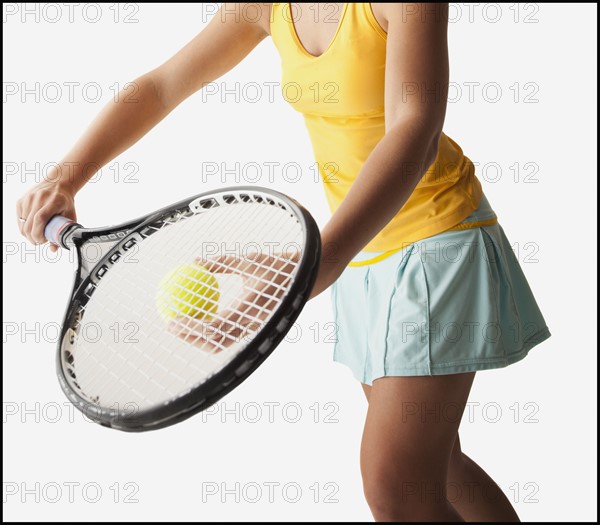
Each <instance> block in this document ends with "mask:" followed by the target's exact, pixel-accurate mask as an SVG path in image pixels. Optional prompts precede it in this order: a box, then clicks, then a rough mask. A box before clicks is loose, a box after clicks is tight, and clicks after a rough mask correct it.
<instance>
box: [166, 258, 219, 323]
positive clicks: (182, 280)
mask: <svg viewBox="0 0 600 525" xmlns="http://www.w3.org/2000/svg"><path fill="white" fill-rule="evenodd" d="M219 297H220V294H219V283H218V281H217V279H216V278H215V276H214V275H213V274H212V273H210V272H209V271H208V270H207V269H206V268H205V267H204V266H202V265H200V264H195V263H193V264H183V265H181V266H179V267H177V268H175V269H174V270H172V271H170V272H169V273H167V274H166V275H165V276H164V277H163V278H162V279H161V281H160V284H159V287H158V293H157V294H156V306H157V308H158V311H159V313H160V315H161V317H162V318H163V320H165V321H168V320H169V319H172V318H173V317H175V316H188V317H193V318H195V319H198V320H204V319H206V318H210V317H211V316H212V315H213V314H215V313H216V312H217V308H218V302H219Z"/></svg>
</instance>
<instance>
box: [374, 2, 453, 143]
mask: <svg viewBox="0 0 600 525" xmlns="http://www.w3.org/2000/svg"><path fill="white" fill-rule="evenodd" d="M382 7H383V5H382ZM384 14H385V16H386V19H387V32H388V37H387V48H386V78H385V117H386V127H387V128H388V129H389V128H390V127H391V126H392V125H393V124H394V123H395V122H397V121H398V120H399V119H402V118H411V117H415V118H417V119H423V120H424V121H425V122H427V123H429V124H430V125H431V126H432V127H434V128H435V132H436V133H439V132H441V129H442V126H443V123H444V117H445V114H446V103H447V93H448V77H449V71H448V44H447V29H448V4H445V3H433V4H431V3H427V4H423V3H418V4H405V3H393V4H392V3H391V4H385V11H384Z"/></svg>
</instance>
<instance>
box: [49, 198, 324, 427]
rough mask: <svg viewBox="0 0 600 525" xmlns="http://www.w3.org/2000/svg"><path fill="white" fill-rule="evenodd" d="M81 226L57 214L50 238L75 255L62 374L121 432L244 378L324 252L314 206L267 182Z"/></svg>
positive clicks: (305, 289)
mask: <svg viewBox="0 0 600 525" xmlns="http://www.w3.org/2000/svg"><path fill="white" fill-rule="evenodd" d="M55 224H56V222H55ZM78 226H79V225H77V224H75V225H73V224H72V223H65V224H64V225H62V226H61V232H62V234H61V235H58V236H55V237H54V239H55V240H54V241H53V242H56V243H57V244H62V245H63V246H67V245H68V246H71V247H74V248H75V249H76V251H77V254H78V259H79V266H78V270H77V271H76V275H75V283H74V288H73V292H72V296H71V300H70V302H69V306H68V309H67V312H66V314H65V319H64V323H63V327H62V332H61V337H60V339H59V345H58V352H57V372H58V378H59V382H60V384H61V387H62V389H63V391H64V392H65V394H66V395H67V397H68V398H69V400H70V401H71V402H72V403H73V404H74V405H75V406H76V407H77V408H78V409H80V410H81V411H82V412H84V414H85V415H86V416H87V417H88V418H90V419H91V420H93V421H95V422H97V423H100V424H102V425H105V426H108V427H111V428H115V429H120V430H126V431H145V430H152V429H158V428H162V427H165V426H169V425H172V424H174V423H177V422H179V421H182V420H184V419H187V418H189V417H190V416H192V415H194V414H196V413H198V412H200V411H202V410H204V409H206V408H208V407H209V406H211V405H212V404H214V403H215V402H217V401H218V400H219V399H221V398H222V397H223V396H224V395H226V394H227V393H228V392H230V391H231V390H233V389H234V388H235V387H236V386H238V385H239V384H240V383H242V382H243V381H244V380H245V379H246V378H247V377H248V376H249V375H250V374H251V373H252V372H253V371H254V370H255V369H256V368H257V367H258V366H259V365H260V364H261V363H262V362H263V361H264V360H265V359H266V358H267V357H268V356H269V355H270V353H271V352H272V351H273V350H274V349H275V347H276V346H277V345H278V344H279V343H280V342H281V340H282V339H283V338H284V337H285V334H286V333H287V332H288V330H289V329H290V328H291V326H292V325H293V323H294V322H295V320H296V319H297V317H298V315H299V314H300V311H301V310H302V307H303V306H304V304H305V303H306V301H307V299H308V296H309V294H310V292H311V290H312V287H313V284H314V282H315V279H316V275H317V271H318V267H319V261H320V253H321V245H320V236H319V230H318V227H317V225H316V223H315V222H314V220H313V218H312V217H311V215H310V214H309V213H308V212H307V211H306V210H305V209H304V208H303V207H302V206H300V205H299V204H298V203H297V202H295V201H294V200H292V199H290V198H289V197H286V196H285V195H283V194H281V193H278V192H275V191H273V190H269V189H264V188H257V187H241V188H240V187H238V188H226V189H223V190H219V191H215V192H207V193H204V194H201V195H197V196H195V197H192V198H190V199H186V200H185V201H182V202H179V203H176V204H174V205H172V206H169V207H167V208H164V209H162V210H159V211H158V212H155V213H152V214H150V215H148V216H146V217H143V218H140V219H137V220H135V221H131V222H129V223H126V224H124V225H121V226H118V227H114V228H101V229H83V228H78ZM49 233H50V231H49ZM47 238H49V237H47ZM49 239H50V238H49ZM50 240H53V239H50ZM197 265H201V267H202V268H203V270H199V271H200V272H201V273H200V274H199V273H194V271H191V272H190V267H191V268H197ZM181 268H183V270H181ZM204 270H209V271H210V273H207V272H205V271H204ZM207 275H208V278H207ZM211 294H212V295H211ZM231 320H235V322H234V323H232V322H230V321H231ZM228 336H229V337H228Z"/></svg>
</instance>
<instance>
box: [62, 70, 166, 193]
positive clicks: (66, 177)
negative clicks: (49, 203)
mask: <svg viewBox="0 0 600 525" xmlns="http://www.w3.org/2000/svg"><path fill="white" fill-rule="evenodd" d="M172 109H173V108H172V107H167V106H166V105H165V104H164V103H163V102H162V101H161V98H160V94H159V88H158V86H157V85H156V81H155V79H154V78H153V77H152V74H147V75H144V76H142V77H140V78H138V79H137V80H135V81H134V82H132V83H131V84H129V85H128V86H127V87H125V88H124V89H123V90H122V91H121V92H120V93H119V95H118V97H117V100H116V101H115V100H112V101H111V102H110V103H108V104H107V105H106V106H105V107H104V109H103V110H102V111H101V112H100V113H99V114H98V116H97V117H96V118H95V119H94V120H93V121H92V123H91V124H90V125H89V127H88V128H87V130H86V131H85V132H84V134H83V135H82V136H81V138H80V139H79V140H78V141H77V143H76V144H75V145H74V146H73V148H72V149H71V150H70V151H69V152H68V153H67V154H66V155H65V157H64V158H63V159H62V160H61V162H60V163H59V165H58V170H57V173H56V174H55V177H53V180H54V181H55V182H57V183H58V184H59V185H60V186H62V187H63V188H68V189H70V190H72V191H73V192H74V193H75V192H77V191H79V190H80V189H81V188H82V187H83V186H84V185H85V184H86V182H88V181H89V180H90V179H91V178H92V177H93V176H94V174H95V173H96V172H97V171H98V170H99V169H100V168H101V167H102V166H104V165H105V164H107V163H108V162H110V161H111V160H112V159H114V158H115V157H116V156H118V155H119V154H120V153H122V152H123V151H125V150H126V149H127V148H129V147H130V146H132V145H133V144H135V143H136V142H137V141H138V140H139V139H141V138H142V137H143V136H144V135H145V134H146V133H148V131H150V130H151V129H152V128H153V127H154V126H156V124H158V123H159V122H160V121H161V120H162V119H163V118H165V117H166V116H167V115H168V114H169V113H170V112H171V111H172Z"/></svg>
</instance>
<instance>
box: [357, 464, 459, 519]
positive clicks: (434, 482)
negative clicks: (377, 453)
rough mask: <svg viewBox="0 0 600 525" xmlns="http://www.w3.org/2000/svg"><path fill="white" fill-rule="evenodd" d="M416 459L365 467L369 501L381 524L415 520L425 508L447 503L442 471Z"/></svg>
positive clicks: (364, 476)
mask: <svg viewBox="0 0 600 525" xmlns="http://www.w3.org/2000/svg"><path fill="white" fill-rule="evenodd" d="M415 459H416V458H415V457H407V458H405V459H404V460H400V461H395V462H394V463H393V464H391V462H389V461H388V462H385V461H381V462H372V463H370V464H368V465H363V467H362V477H363V490H364V494H365V499H366V500H367V503H368V505H369V508H370V509H371V512H372V513H373V516H374V517H375V519H377V520H378V521H385V520H389V519H392V518H393V519H395V520H398V519H400V518H404V519H406V520H409V519H415V516H419V515H421V514H422V512H424V510H425V509H430V510H431V509H432V508H435V507H437V506H438V505H446V504H447V500H446V496H445V480H444V479H442V478H443V477H444V475H443V473H442V472H441V470H440V469H439V468H438V467H437V466H434V465H431V464H430V463H429V462H427V461H419V460H418V459H417V460H415Z"/></svg>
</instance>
